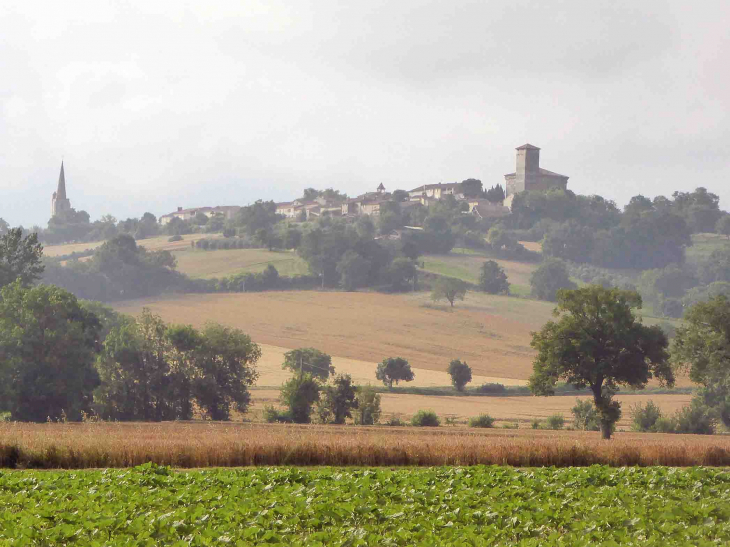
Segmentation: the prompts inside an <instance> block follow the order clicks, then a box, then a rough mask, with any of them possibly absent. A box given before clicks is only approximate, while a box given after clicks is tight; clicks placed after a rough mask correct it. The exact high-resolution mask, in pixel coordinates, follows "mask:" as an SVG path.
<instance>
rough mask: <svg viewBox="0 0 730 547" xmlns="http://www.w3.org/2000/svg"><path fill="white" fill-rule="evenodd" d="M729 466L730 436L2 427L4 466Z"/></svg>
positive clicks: (212, 426) (230, 426)
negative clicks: (604, 436)
mask: <svg viewBox="0 0 730 547" xmlns="http://www.w3.org/2000/svg"><path fill="white" fill-rule="evenodd" d="M149 461H152V462H155V463H158V464H162V465H171V466H175V467H185V468H190V467H213V466H225V467H230V466H251V465H357V466H379V465H382V466H385V465H388V466H396V465H409V466H412V465H428V466H432V465H476V464H487V465H489V464H500V465H514V466H549V465H554V466H575V465H578V466H582V465H592V464H607V465H613V466H626V465H644V466H646V465H672V466H689V465H714V466H727V465H730V437H719V436H709V437H707V436H699V435H661V434H649V433H616V434H615V436H614V438H613V439H612V440H610V441H602V440H601V439H600V435H599V433H595V432H577V431H561V432H553V431H539V430H538V431H533V430H474V429H466V428H459V427H452V428H448V427H440V428H403V427H398V428H385V427H355V426H293V425H270V424H267V425H257V424H242V423H211V422H208V423H204V422H203V423H201V422H198V423H192V422H184V423H176V422H168V423H160V424H149V423H148V424H140V423H86V424H61V423H55V424H20V423H3V424H0V466H1V467H13V468H68V469H76V468H92V467H93V468H99V467H128V466H134V465H139V464H142V463H146V462H149Z"/></svg>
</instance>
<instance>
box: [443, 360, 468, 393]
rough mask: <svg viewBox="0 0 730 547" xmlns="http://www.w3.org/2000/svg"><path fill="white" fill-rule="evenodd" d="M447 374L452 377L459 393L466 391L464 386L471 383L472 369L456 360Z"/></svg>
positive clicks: (450, 364) (452, 381) (452, 362)
mask: <svg viewBox="0 0 730 547" xmlns="http://www.w3.org/2000/svg"><path fill="white" fill-rule="evenodd" d="M447 372H448V373H449V376H451V383H452V384H453V386H454V387H455V388H456V390H457V391H464V386H466V384H468V383H469V382H471V367H470V366H469V365H467V364H466V363H465V362H464V363H462V362H461V361H459V360H458V359H454V360H453V361H451V363H449V368H448V369H447Z"/></svg>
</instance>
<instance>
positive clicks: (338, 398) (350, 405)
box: [320, 374, 357, 424]
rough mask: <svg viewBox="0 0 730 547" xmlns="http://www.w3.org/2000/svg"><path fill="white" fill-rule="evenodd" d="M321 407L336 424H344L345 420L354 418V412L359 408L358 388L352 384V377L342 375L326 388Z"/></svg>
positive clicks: (321, 399) (323, 392)
mask: <svg viewBox="0 0 730 547" xmlns="http://www.w3.org/2000/svg"><path fill="white" fill-rule="evenodd" d="M320 405H321V406H322V407H324V409H326V414H327V415H329V416H331V417H332V421H333V422H334V423H336V424H344V423H345V419H347V418H352V411H353V410H354V409H356V408H357V388H356V386H355V385H354V384H353V383H352V376H350V375H349V374H340V375H338V376H337V377H336V378H335V379H334V380H333V382H332V384H331V385H328V386H325V387H324V389H323V390H322V395H321V397H320Z"/></svg>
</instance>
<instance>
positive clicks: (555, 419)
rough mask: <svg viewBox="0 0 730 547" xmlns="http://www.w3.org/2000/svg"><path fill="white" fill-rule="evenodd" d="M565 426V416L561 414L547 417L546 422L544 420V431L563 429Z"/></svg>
mask: <svg viewBox="0 0 730 547" xmlns="http://www.w3.org/2000/svg"><path fill="white" fill-rule="evenodd" d="M564 426H565V416H563V415H562V414H553V415H552V416H548V418H547V420H545V429H555V430H557V429H563V427H564Z"/></svg>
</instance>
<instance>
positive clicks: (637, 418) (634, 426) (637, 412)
mask: <svg viewBox="0 0 730 547" xmlns="http://www.w3.org/2000/svg"><path fill="white" fill-rule="evenodd" d="M662 417H663V416H662V411H661V410H660V409H659V407H658V406H657V405H655V404H654V402H653V401H648V402H647V403H646V406H642V405H641V404H635V405H633V406H632V407H631V430H632V431H643V432H647V431H656V423H657V420H659V419H660V418H662ZM663 427H665V428H666V427H667V425H666V424H664V426H663ZM666 432H667V431H664V433H666Z"/></svg>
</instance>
